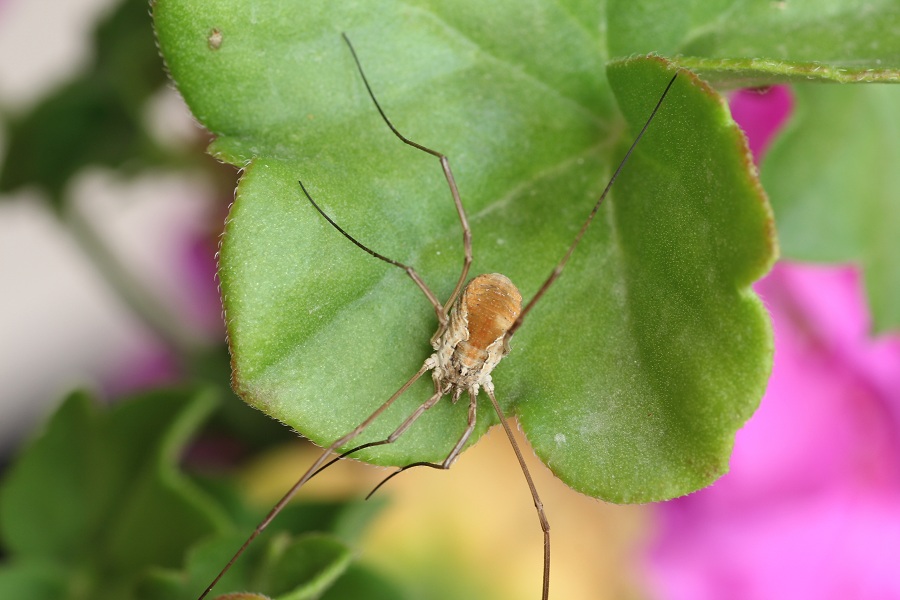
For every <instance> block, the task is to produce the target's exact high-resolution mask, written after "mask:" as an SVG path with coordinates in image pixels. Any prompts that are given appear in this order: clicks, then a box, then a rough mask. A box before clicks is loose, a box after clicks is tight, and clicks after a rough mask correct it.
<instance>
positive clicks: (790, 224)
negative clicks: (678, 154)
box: [762, 85, 900, 332]
mask: <svg viewBox="0 0 900 600" xmlns="http://www.w3.org/2000/svg"><path fill="white" fill-rule="evenodd" d="M795 100H796V101H795V109H794V114H793V117H792V119H791V121H790V122H789V124H788V126H787V128H786V130H785V131H784V133H783V134H782V136H781V137H780V138H779V139H778V140H777V141H776V143H775V144H774V145H773V146H772V148H771V149H770V150H769V152H768V153H767V154H766V157H765V161H764V162H763V166H762V175H763V181H764V182H765V184H766V189H767V190H769V193H770V194H771V196H772V202H773V207H774V210H775V215H776V217H777V223H778V232H779V236H780V238H781V240H782V244H783V248H784V253H785V256H786V257H787V258H790V259H794V260H803V261H824V262H843V261H856V262H858V263H859V264H860V265H861V266H862V268H863V272H864V276H865V283H866V289H867V292H868V298H869V302H870V304H871V307H872V317H873V326H874V329H875V331H876V332H884V331H887V330H889V329H897V328H898V327H900V192H898V190H900V169H898V168H897V165H900V146H898V144H897V140H900V88H895V87H893V86H864V87H859V86H809V85H802V86H797V87H796V88H795Z"/></svg>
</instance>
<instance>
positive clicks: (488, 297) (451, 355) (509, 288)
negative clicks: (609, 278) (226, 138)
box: [198, 35, 677, 600]
mask: <svg viewBox="0 0 900 600" xmlns="http://www.w3.org/2000/svg"><path fill="white" fill-rule="evenodd" d="M343 38H344V41H345V42H346V43H347V46H348V48H349V49H350V52H351V54H352V55H353V59H354V61H355V62H356V66H357V68H358V70H359V74H360V76H361V77H362V80H363V83H364V84H365V86H366V90H367V91H368V93H369V97H370V98H371V99H372V102H373V103H374V104H375V107H376V109H377V110H378V112H379V113H380V114H381V117H382V119H384V122H385V123H386V124H387V126H388V127H389V128H390V129H391V131H392V132H393V133H394V134H395V135H396V136H397V137H398V138H399V139H400V140H401V141H402V142H403V143H405V144H408V145H410V146H412V147H414V148H417V149H419V150H422V151H423V152H427V153H428V154H431V155H432V156H435V157H436V158H438V159H439V160H440V162H441V168H442V169H443V171H444V177H445V178H446V180H447V184H448V185H449V187H450V193H451V195H452V196H453V202H454V204H455V206H456V211H457V214H458V215H459V219H460V224H461V226H462V230H463V247H464V252H465V256H464V259H463V268H462V272H461V273H460V276H459V279H458V281H457V283H456V287H455V288H454V290H453V293H452V294H451V295H450V298H449V299H448V300H447V302H446V303H445V304H441V302H440V301H439V300H438V299H437V297H436V296H435V295H434V293H433V292H432V291H431V290H430V289H429V288H428V286H426V285H425V282H424V281H423V280H422V278H421V277H419V274H418V273H417V272H416V270H415V269H414V268H412V267H410V266H407V265H404V264H403V263H400V262H397V261H395V260H392V259H390V258H388V257H386V256H383V255H381V254H379V253H377V252H375V251H374V250H371V249H370V248H368V247H367V246H365V245H363V244H362V243H361V242H359V241H358V240H356V239H355V238H354V237H353V236H351V235H350V234H349V233H347V232H346V231H345V230H344V229H343V228H341V227H340V225H338V224H337V223H336V222H335V221H334V220H332V218H331V217H329V216H328V215H327V214H326V213H325V212H324V211H323V210H322V209H321V208H320V207H319V205H318V204H316V202H315V201H314V200H313V199H312V196H310V194H309V192H308V191H307V190H306V187H305V186H304V185H303V182H302V181H301V182H298V183H300V188H301V189H302V191H303V193H304V195H305V196H306V198H307V199H308V200H309V202H310V203H311V204H312V206H313V207H314V208H315V209H316V210H317V211H318V212H319V213H320V214H321V215H322V216H323V217H324V218H325V219H326V220H327V221H328V222H329V223H330V224H331V225H332V226H333V227H334V228H335V229H337V230H338V231H339V232H340V233H341V234H343V235H344V236H345V237H346V238H347V239H349V240H350V241H351V242H353V243H354V244H356V245H357V246H358V247H360V248H361V249H363V250H365V251H366V252H368V253H369V254H371V255H372V256H374V257H375V258H378V259H379V260H382V261H384V262H387V263H389V264H392V265H394V266H397V267H400V268H401V269H403V270H404V271H405V272H406V273H407V274H408V275H409V277H410V278H411V279H412V280H413V281H414V282H415V283H416V285H417V286H418V287H419V288H420V289H421V290H422V292H423V293H424V294H425V296H426V297H427V298H428V300H429V302H431V304H432V306H433V307H434V311H435V315H436V316H437V319H438V328H437V331H436V332H435V334H434V336H432V338H431V345H432V347H433V348H434V350H435V352H434V354H432V355H431V356H429V357H428V358H427V359H426V360H425V362H424V363H423V364H422V366H421V368H420V369H419V370H418V371H417V372H416V374H415V375H413V376H412V377H411V378H410V379H409V380H408V381H407V382H406V383H404V384H403V386H401V387H400V389H399V390H397V391H396V392H395V393H394V394H393V395H392V396H391V397H390V398H388V400H387V401H386V402H385V403H384V404H382V405H381V406H380V407H378V409H377V410H375V412H373V413H372V414H371V415H370V416H369V417H368V418H367V419H366V420H364V421H363V422H362V423H360V424H359V425H357V426H356V427H355V428H354V429H353V430H352V431H351V432H349V433H348V434H346V435H345V436H343V437H342V438H340V439H338V440H335V441H334V442H333V443H332V444H331V445H330V446H328V448H326V449H325V450H324V452H323V453H322V455H321V456H319V458H318V459H317V460H316V461H315V462H314V463H313V464H312V466H310V467H309V469H307V471H306V473H304V474H303V476H302V477H301V478H300V479H299V480H298V481H297V483H295V484H294V485H293V487H291V489H290V490H288V492H287V493H286V494H285V495H284V497H282V499H281V500H279V501H278V503H277V504H276V505H275V506H274V507H273V508H272V510H271V511H270V512H269V514H268V515H267V516H266V518H265V519H263V521H262V522H261V523H260V524H259V525H258V526H257V527H256V529H255V530H254V531H253V533H252V534H251V535H250V536H249V538H248V539H247V541H246V542H244V544H243V545H242V546H241V547H240V549H239V550H238V551H237V552H236V553H235V555H234V556H233V557H232V558H231V560H230V561H228V564H226V565H225V567H224V568H223V569H222V570H221V572H219V574H218V575H217V576H216V578H215V579H214V580H213V581H212V583H210V584H209V586H208V587H207V588H206V590H204V592H203V593H202V594H200V596H199V597H198V600H203V598H205V597H206V596H207V594H209V592H210V591H211V590H212V588H213V587H214V586H215V585H216V584H217V583H218V581H219V580H220V579H221V578H222V576H223V575H224V574H225V573H226V572H227V571H228V569H230V568H231V565H232V564H234V562H235V561H236V560H237V559H238V557H239V556H240V555H241V554H243V552H244V550H245V549H246V548H247V546H249V545H250V543H251V542H252V541H253V540H254V539H255V538H256V536H258V535H259V534H260V533H262V531H263V530H264V529H265V528H266V527H268V525H269V523H271V522H272V520H273V519H274V518H275V516H276V515H277V514H278V513H279V512H280V511H281V510H282V508H284V506H285V505H287V503H288V502H289V501H290V500H291V498H293V496H294V495H295V494H296V493H297V491H298V490H299V489H300V487H302V486H303V485H304V484H305V483H306V482H307V481H309V480H310V479H311V478H312V477H313V476H314V475H316V474H317V473H319V472H320V471H321V470H323V469H325V468H327V467H328V466H330V465H332V464H334V463H335V462H337V461H338V460H340V459H342V458H344V457H346V456H349V455H350V454H353V453H355V452H358V451H359V450H362V449H364V448H371V447H373V446H381V445H385V444H391V443H393V442H395V441H396V440H397V439H398V438H399V437H400V436H401V435H403V433H404V432H406V430H407V429H409V427H410V426H412V424H413V423H414V422H415V421H416V420H417V419H418V418H419V417H420V416H421V415H422V414H424V413H425V411H427V410H428V409H429V408H431V407H432V406H434V405H435V404H437V403H438V402H439V401H440V399H441V398H443V397H444V396H450V400H451V401H452V402H454V403H455V402H456V401H457V400H459V398H460V397H461V396H462V395H463V394H464V393H467V394H468V396H469V412H468V424H467V426H466V429H465V431H464V432H463V434H462V435H461V436H460V438H459V440H458V441H457V443H456V445H455V446H454V447H453V449H452V450H451V451H450V453H449V454H448V455H447V458H445V459H444V460H443V462H441V463H429V462H417V463H413V464H410V465H407V466H405V467H402V468H401V469H399V470H398V471H396V472H395V473H394V474H393V475H391V476H390V477H388V478H387V479H385V480H384V481H382V482H381V483H380V484H379V487H380V486H381V485H383V484H384V483H385V482H386V481H387V480H388V479H390V478H391V477H393V476H394V475H397V474H399V473H400V472H402V471H404V470H406V469H409V468H411V467H417V466H427V467H432V468H437V469H449V468H450V466H451V465H453V463H454V462H455V461H456V459H457V458H458V457H459V454H460V452H461V451H462V448H463V446H465V444H466V442H467V441H468V439H469V437H470V436H471V435H472V432H473V431H474V429H475V415H476V410H475V409H476V404H477V398H478V392H479V390H482V389H483V390H484V391H485V393H486V394H487V396H488V398H490V400H491V404H492V405H493V407H494V410H495V412H496V413H497V416H498V418H499V419H500V424H501V425H502V426H503V428H504V430H505V431H506V435H507V437H508V438H509V441H510V444H511V445H512V448H513V450H514V451H515V453H516V458H517V459H518V461H519V465H520V466H521V468H522V473H523V474H524V475H525V479H526V481H527V483H528V487H529V489H530V490H531V496H532V498H533V499H534V505H535V508H536V509H537V514H538V517H539V519H540V522H541V529H542V530H543V533H544V569H543V586H542V592H541V598H542V599H543V600H548V597H549V593H550V524H549V522H548V521H547V517H546V515H545V513H544V507H543V504H542V503H541V500H540V497H539V496H538V492H537V488H536V487H535V485H534V481H533V480H532V478H531V474H530V473H529V471H528V467H527V466H526V465H525V459H524V458H523V457H522V452H521V450H520V449H519V446H518V444H517V443H516V441H515V439H514V438H513V433H512V429H511V428H510V426H509V424H508V423H507V422H506V418H505V415H504V414H503V410H502V409H501V408H500V404H499V403H498V402H497V398H496V396H495V395H494V384H493V382H492V381H491V371H493V369H494V367H496V366H497V364H498V363H499V362H500V360H501V359H502V358H503V357H504V356H506V355H507V354H508V353H509V340H510V338H511V337H512V336H513V334H514V333H515V332H516V330H518V328H519V327H520V326H521V325H522V321H523V319H524V318H525V316H526V315H527V314H528V312H529V311H530V310H531V309H532V308H533V307H534V305H535V304H536V303H537V301H538V300H540V299H541V297H542V296H543V295H544V293H545V292H546V291H547V290H548V289H549V288H550V286H551V285H552V284H553V283H554V282H555V281H556V279H557V278H558V277H559V276H560V274H561V273H562V271H563V268H564V267H565V266H566V263H567V262H568V260H569V257H570V256H571V255H572V252H573V251H574V250H575V248H576V246H578V243H579V242H580V241H581V238H582V237H583V236H584V233H585V231H586V230H587V228H588V226H589V225H590V224H591V222H592V221H593V219H594V216H595V215H596V214H597V211H598V210H599V208H600V205H601V204H602V202H603V200H604V199H605V198H606V196H607V194H608V193H609V190H610V188H611V187H612V184H613V182H614V181H615V180H616V178H617V177H618V175H619V173H620V171H621V170H622V167H623V166H624V165H625V162H626V161H627V160H628V157H629V156H630V155H631V153H632V151H633V150H634V148H635V146H636V145H637V143H638V141H640V139H641V137H643V135H644V132H645V131H646V130H647V127H648V126H649V125H650V122H651V121H652V120H653V117H654V116H655V115H656V113H657V111H658V110H659V107H660V106H661V105H662V103H663V100H664V99H665V97H666V94H668V92H669V89H670V88H671V87H672V84H673V83H674V82H675V78H676V77H677V74H676V75H674V76H673V77H672V79H671V80H670V81H669V84H668V85H667V86H666V88H665V91H664V92H663V93H662V96H661V97H660V99H659V102H657V104H656V106H655V108H654V109H653V111H652V112H651V114H650V116H649V118H648V119H647V121H646V123H645V124H644V126H643V128H642V129H641V131H640V133H638V135H637V137H636V138H635V140H634V142H633V143H632V145H631V147H630V148H629V149H628V152H627V153H626V154H625V156H624V158H623V159H622V161H621V163H619V166H618V168H617V169H616V171H615V172H614V173H613V176H612V177H611V178H610V180H609V183H607V185H606V188H605V189H604V190H603V193H602V194H601V195H600V198H599V199H598V200H597V203H596V204H595V205H594V208H593V209H592V210H591V213H590V214H589V215H588V218H587V220H586V221H585V222H584V224H583V225H582V226H581V229H580V230H579V231H578V234H577V235H576V236H575V239H574V241H573V242H572V244H571V245H570V246H569V248H568V250H567V251H566V253H565V255H564V256H563V258H562V260H561V261H560V262H559V264H557V265H556V267H555V268H554V269H553V271H552V273H551V274H550V276H549V277H548V278H547V280H546V281H545V282H544V283H543V285H541V287H540V289H539V290H538V291H537V293H536V294H535V295H534V297H533V298H532V299H531V301H530V302H528V304H526V305H525V307H524V308H522V295H521V294H520V293H519V290H518V289H517V288H516V286H515V285H513V283H512V281H510V280H509V278H507V277H506V276H505V275H501V274H499V273H490V274H486V275H479V276H477V277H475V278H473V279H472V280H471V281H469V283H468V284H466V285H465V288H463V283H464V282H465V280H466V277H467V275H468V273H469V266H470V265H471V263H472V235H471V230H470V228H469V222H468V219H467V217H466V211H465V209H464V208H463V205H462V201H461V200H460V196H459V191H458V189H457V187H456V182H455V181H454V178H453V173H452V172H451V170H450V163H449V161H448V159H447V157H446V156H444V155H443V154H441V153H440V152H437V151H436V150H432V149H430V148H427V147H425V146H422V145H421V144H418V143H416V142H414V141H412V140H410V139H408V138H406V137H405V136H403V135H402V134H401V133H400V132H399V131H397V129H396V128H395V127H394V125H393V124H392V123H391V121H390V119H388V117H387V115H386V114H385V113H384V111H383V110H382V108H381V105H380V104H379V103H378V100H377V99H376V98H375V94H374V92H373V91H372V88H371V87H370V85H369V81H368V79H367V78H366V75H365V73H364V72H363V69H362V65H361V64H360V62H359V58H358V57H357V55H356V51H355V50H354V48H353V45H352V44H351V43H350V40H349V39H348V38H347V36H346V35H343ZM428 371H431V377H432V379H433V381H434V394H432V395H431V396H430V397H429V398H428V399H427V400H426V401H425V402H423V403H422V404H421V405H419V407H418V408H416V410H415V411H413V413H412V414H411V415H409V416H408V417H407V418H406V419H405V420H404V421H403V423H401V424H400V426H399V427H398V428H397V429H396V430H394V432H393V433H391V435H389V436H388V437H387V438H385V439H383V440H380V441H377V442H369V443H366V444H362V445H360V446H357V447H355V448H352V449H350V450H348V451H346V452H344V453H343V454H341V455H339V456H338V457H337V458H334V459H332V460H331V461H330V462H328V463H327V464H326V461H327V460H328V458H329V457H331V456H332V455H333V454H334V453H335V452H336V451H337V450H338V449H339V448H341V447H343V446H346V445H347V444H348V443H350V442H351V441H352V440H354V439H355V438H356V437H357V436H359V435H360V434H361V433H362V432H363V431H364V430H365V429H366V428H367V427H368V426H369V425H370V424H371V423H372V422H373V421H375V419H377V418H378V417H379V416H380V415H381V414H382V413H383V412H384V411H385V410H387V408H388V407H389V406H390V405H391V404H393V403H394V401H395V400H396V399H397V398H399V397H400V396H401V395H402V394H403V393H404V392H406V390H407V389H409V387H410V386H411V385H412V384H413V383H415V382H416V381H418V379H419V378H420V377H422V375H424V374H425V373H427V372H428ZM375 489H376V490H377V489H378V488H377V487H376V488H375ZM374 491H375V490H373V493H374ZM370 495H371V494H370Z"/></svg>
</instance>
